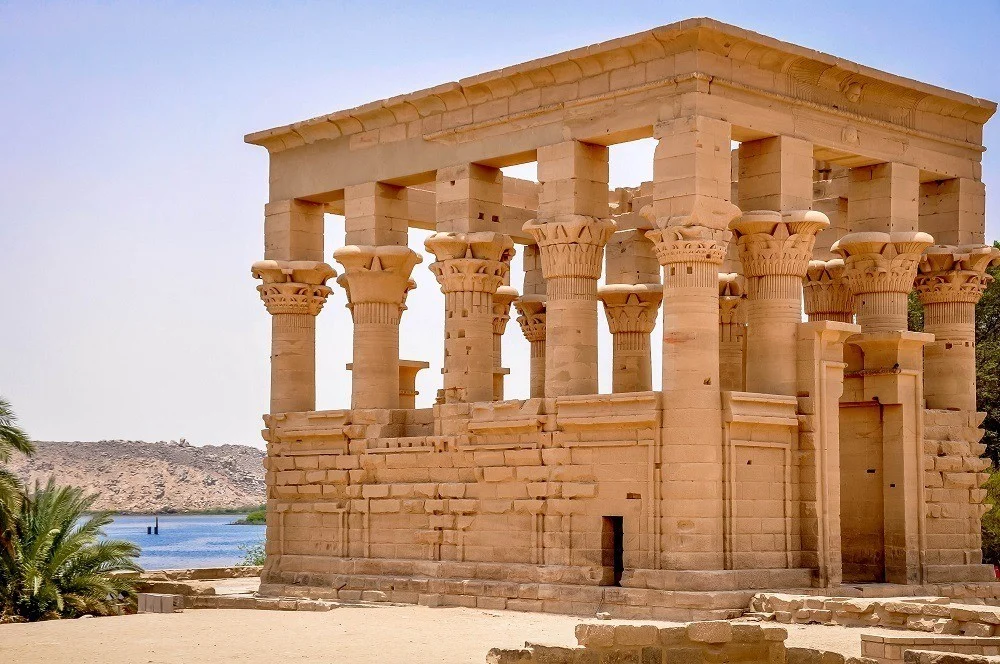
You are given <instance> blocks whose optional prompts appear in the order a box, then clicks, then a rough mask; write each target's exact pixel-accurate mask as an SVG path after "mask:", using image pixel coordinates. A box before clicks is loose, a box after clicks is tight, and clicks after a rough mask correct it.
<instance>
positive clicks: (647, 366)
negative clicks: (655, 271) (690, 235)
mask: <svg viewBox="0 0 1000 664" xmlns="http://www.w3.org/2000/svg"><path fill="white" fill-rule="evenodd" d="M598 297H599V298H600V300H601V302H603V303H604V313H605V315H606V316H607V318H608V328H609V329H610V330H611V334H612V336H613V337H614V367H613V371H612V374H611V391H612V392H647V391H649V390H651V389H653V376H652V360H651V357H650V352H649V335H650V333H651V332H652V331H653V328H654V327H655V326H656V312H657V310H658V309H659V308H660V302H661V301H662V300H663V286H661V285H660V284H638V285H635V286H632V285H627V284H612V285H608V286H604V287H602V288H601V289H599V290H598Z"/></svg>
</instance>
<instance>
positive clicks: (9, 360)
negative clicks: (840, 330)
mask: <svg viewBox="0 0 1000 664" xmlns="http://www.w3.org/2000/svg"><path fill="white" fill-rule="evenodd" d="M694 15H704V16H711V17H713V18H717V19H719V20H722V21H726V22H729V23H733V24H736V25H739V26H741V27H745V28H748V29H751V30H755V31H758V32H762V33H764V34H768V35H771V36H773V37H777V38H779V39H782V40H786V41H790V42H794V43H797V44H801V45H804V46H808V47H811V48H816V49H819V50H822V51H825V52H828V53H832V54H834V55H837V56H841V57H845V58H848V59H851V60H855V61H857V62H861V63H863V64H866V65H870V66H873V67H876V68H879V69H884V70H887V71H890V72H893V73H896V74H900V75H903V76H908V77H911V78H916V79H919V80H923V81H926V82H929V83H933V84H936V85H941V86H944V87H948V88H952V89H955V90H959V91H962V92H965V93H968V94H972V95H975V96H979V97H985V98H988V99H993V100H998V99H1000V67H998V64H997V55H996V46H995V44H996V35H997V34H1000V1H998V0H989V1H979V2H976V1H968V2H961V3H955V4H954V5H949V4H946V3H940V2H895V3H888V2H882V3H878V2H851V1H841V2H837V3H814V2H787V3H782V2H772V3H751V2H731V3H730V2H700V3H679V2H650V3H646V2H634V3H630V2H619V3H607V2H572V3H558V2H532V3H527V2H491V3H470V2H460V3H459V2H454V3H453V2H435V3H415V2H406V3H404V2H399V3H375V2H371V3H357V2H356V3H334V2H328V3H322V2H310V3H293V2H285V3H261V2H231V3H221V2H218V3H215V2H213V3H180V2H177V3H166V2H163V3H124V2H123V3H116V2H101V3H93V2H73V3H58V2H49V3H36V2H30V3H29V2H23V3H18V2H0V122H2V123H3V126H5V127H7V135H6V136H5V137H4V140H3V147H2V148H0V258H2V260H0V279H2V280H3V283H4V285H5V293H4V300H3V301H4V306H3V309H2V313H0V394H2V395H4V396H5V397H7V398H8V399H10V400H11V401H12V402H13V403H14V406H15V408H16V409H17V411H18V412H19V413H20V415H21V419H22V423H23V424H24V425H25V426H26V427H27V429H28V430H29V432H30V433H31V434H33V435H34V436H35V437H36V438H37V439H40V440H91V439H101V438H126V439H145V440H165V439H177V438H180V437H186V438H187V439H189V440H191V441H192V442H195V443H221V442H244V443H249V444H260V443H261V441H260V438H259V434H258V431H259V429H260V426H261V424H260V413H262V412H264V411H265V410H266V408H267V383H268V368H267V358H268V348H269V321H268V316H267V314H266V313H265V311H264V309H263V306H262V305H261V303H260V301H259V300H258V299H257V294H256V292H255V291H254V282H253V281H252V280H251V279H250V276H249V266H250V264H251V263H252V262H253V261H254V260H257V259H258V258H260V257H261V254H262V237H261V233H262V208H263V203H264V201H265V199H266V185H267V168H266V166H267V159H266V153H265V152H264V150H262V149H260V148H255V147H252V146H247V145H245V144H244V143H243V141H242V137H243V135H244V134H245V133H247V132H250V131H255V130H258V129H263V128H267V127H270V126H274V125H280V124H286V123H289V122H292V121H296V120H300V119H303V118H306V117H312V116H316V115H320V114H323V113H328V112H331V111H334V110H338V109H341V108H347V107H350V106H355V105H357V104H361V103H364V102H367V101H371V100H374V99H379V98H383V97H388V96H391V95H395V94H399V93H402V92H407V91H411V90H416V89H419V88H423V87H427V86H430V85H435V84H438V83H442V82H445V81H451V80H457V79H458V78H460V77H463V76H468V75H472V74H476V73H479V72H481V71H486V70H489V69H494V68H497V67H500V66H504V65H508V64H513V63H516V62H522V61H524V60H528V59H531V58H534V57H539V56H543V55H548V54H550V53H555V52H558V51H561V50H566V49H569V48H574V47H578V46H582V45H586V44H590V43H593V42H596V41H601V40H606V39H610V38H613V37H618V36H622V35H626V34H630V33H633V32H638V31H641V30H645V29H648V28H650V27H653V26H657V25H663V24H667V23H671V22H674V21H676V20H680V19H683V18H688V17H690V16H694ZM985 142H986V145H987V146H988V147H992V146H997V147H996V148H994V149H993V150H991V151H989V152H987V153H986V156H985V159H984V169H983V178H984V180H985V181H986V183H987V187H988V193H989V196H988V199H989V201H990V202H989V203H988V206H989V208H988V231H987V235H988V237H989V238H990V239H996V238H997V237H1000V220H998V216H1000V206H998V204H997V202H996V200H997V199H996V197H995V196H994V194H995V192H996V191H998V190H1000V187H998V184H1000V157H998V154H1000V120H994V121H993V122H992V123H991V124H990V125H988V126H987V132H986V139H985ZM647 155H648V153H647V152H646V151H644V148H642V147H641V146H622V147H621V148H617V149H616V150H615V151H613V153H612V179H613V181H614V184H618V185H624V184H635V183H636V182H638V181H640V180H642V179H644V178H645V179H648V178H649V176H650V174H651V164H650V163H649V159H648V156H647ZM334 223H335V222H333V221H331V223H329V224H328V231H327V235H328V246H327V249H328V252H327V253H328V254H329V253H331V252H332V250H333V248H334V247H335V246H336V244H337V243H339V242H340V241H341V239H342V237H343V236H342V229H340V228H335V227H334ZM420 239H421V238H420V237H419V236H417V235H416V234H415V237H414V242H415V243H417V244H419V241H420ZM426 263H427V261H425V265H423V266H420V267H418V268H417V269H416V272H418V273H419V274H418V283H419V284H420V287H419V288H418V291H417V293H415V294H414V296H413V299H411V309H410V311H409V312H407V313H406V314H405V315H404V325H403V341H402V346H403V349H402V354H403V356H404V357H406V358H410V359H427V360H429V361H431V362H432V368H431V369H430V370H429V371H425V372H423V374H421V377H420V379H419V382H418V389H420V391H421V393H422V394H421V396H420V397H418V403H422V404H425V405H426V404H428V403H429V402H430V400H431V399H432V398H433V394H434V391H435V390H436V389H437V387H439V384H440V375H439V373H438V369H439V368H440V356H441V348H440V346H441V342H440V337H439V336H436V335H435V334H434V330H437V329H440V318H441V313H440V312H441V308H442V306H443V305H442V304H441V296H440V294H439V293H438V292H437V288H436V285H435V284H434V282H433V278H431V277H430V275H429V273H426V272H427V271H426ZM424 273H426V274H424ZM418 293H419V294H418ZM343 304H344V297H343V293H342V291H340V289H337V291H336V292H335V294H334V296H332V297H331V300H330V302H329V303H328V305H327V307H328V308H327V310H325V311H324V312H323V314H322V315H321V316H320V320H319V332H318V339H319V344H320V349H319V352H318V361H319V379H318V382H319V387H318V391H319V406H320V407H321V408H337V407H343V406H345V405H347V403H348V398H347V395H348V394H349V374H348V373H347V372H346V371H344V369H343V365H344V363H346V362H349V361H350V319H349V316H348V314H347V311H346V310H345V309H344V308H343ZM421 323H424V324H426V325H427V326H428V329H429V330H430V331H431V332H429V333H424V334H420V333H419V332H420V330H421V329H422V328H421ZM654 334H655V333H654ZM602 335H603V337H602V339H603V341H602V345H603V351H604V352H605V353H606V352H607V351H608V346H607V341H608V339H607V331H606V329H605V328H604V327H603V323H602ZM504 344H505V345H504V349H505V350H504V352H505V357H506V358H508V359H507V361H506V362H505V364H506V365H507V366H510V367H512V368H513V371H512V376H511V377H510V379H509V383H508V385H509V388H508V393H509V394H510V395H512V396H526V393H527V343H526V342H525V341H524V339H523V337H521V335H520V332H519V331H518V330H517V328H516V323H513V322H512V323H511V326H510V327H509V328H508V334H507V335H506V337H505V340H504ZM654 355H655V354H654ZM605 364H606V363H605ZM656 373H657V370H656V369H655V368H654V375H655V374H656ZM601 379H602V387H603V388H604V389H610V377H609V376H608V375H603V374H602V377H601Z"/></svg>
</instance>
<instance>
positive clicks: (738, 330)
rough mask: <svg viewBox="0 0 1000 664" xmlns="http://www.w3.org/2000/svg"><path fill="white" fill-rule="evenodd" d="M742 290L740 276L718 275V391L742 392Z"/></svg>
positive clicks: (744, 320)
mask: <svg viewBox="0 0 1000 664" xmlns="http://www.w3.org/2000/svg"><path fill="white" fill-rule="evenodd" d="M746 334H747V312H746V286H745V282H744V281H743V276H742V275H739V274H736V273H720V274H719V385H720V387H721V389H722V390H731V391H735V392H743V391H744V390H745V389H746V371H745V358H746Z"/></svg>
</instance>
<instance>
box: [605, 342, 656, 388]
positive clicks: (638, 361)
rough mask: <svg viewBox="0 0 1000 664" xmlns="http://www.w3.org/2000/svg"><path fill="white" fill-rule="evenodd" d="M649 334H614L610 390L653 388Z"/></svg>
mask: <svg viewBox="0 0 1000 664" xmlns="http://www.w3.org/2000/svg"><path fill="white" fill-rule="evenodd" d="M652 372H653V369H652V361H651V358H650V352H649V334H648V333H645V332H619V333H618V334H616V335H614V372H613V373H612V374H611V391H612V392H647V391H649V390H651V389H653V375H652Z"/></svg>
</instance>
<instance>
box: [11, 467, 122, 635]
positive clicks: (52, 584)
mask: <svg viewBox="0 0 1000 664" xmlns="http://www.w3.org/2000/svg"><path fill="white" fill-rule="evenodd" d="M96 499H97V495H96V494H90V495H87V494H84V492H83V490H82V489H80V488H77V487H66V486H56V484H55V480H54V479H49V481H48V483H47V484H46V485H45V486H44V487H41V486H40V485H39V484H38V483H36V484H35V488H34V491H33V492H31V493H29V494H27V495H26V496H25V497H24V500H23V501H22V504H21V508H20V510H19V512H18V514H17V518H16V520H15V523H14V537H13V538H12V544H13V547H12V549H13V550H12V551H11V552H7V551H4V550H0V622H4V621H5V620H6V621H13V620H45V619H48V618H59V617H74V616H79V615H83V614H85V613H90V614H97V615H108V614H115V613H121V612H122V609H123V608H124V607H125V606H126V605H127V604H129V603H132V602H134V599H135V582H136V580H135V578H134V575H129V574H122V572H139V571H142V568H140V567H139V565H138V564H137V563H136V562H135V557H136V556H138V555H139V547H137V546H136V545H135V544H132V543H131V542H125V541H121V540H106V539H102V537H103V534H104V533H103V529H104V527H105V526H107V525H108V524H109V523H111V515H110V514H109V513H107V512H98V513H95V514H92V515H91V516H89V517H88V516H86V513H87V512H88V511H89V510H90V508H91V507H92V506H93V504H94V501H95V500H96Z"/></svg>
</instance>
